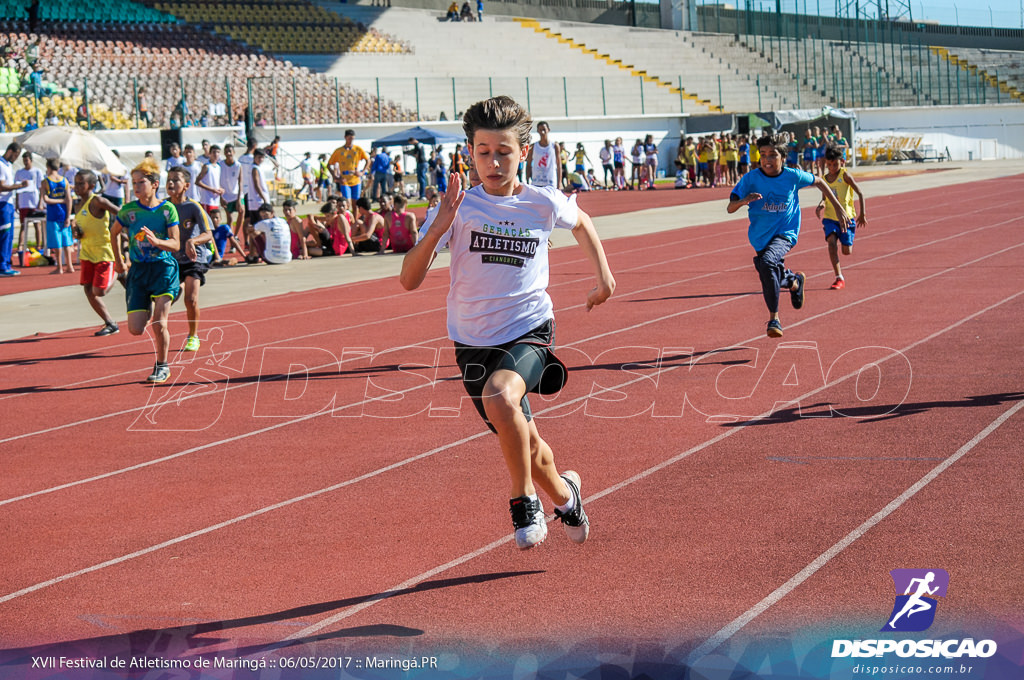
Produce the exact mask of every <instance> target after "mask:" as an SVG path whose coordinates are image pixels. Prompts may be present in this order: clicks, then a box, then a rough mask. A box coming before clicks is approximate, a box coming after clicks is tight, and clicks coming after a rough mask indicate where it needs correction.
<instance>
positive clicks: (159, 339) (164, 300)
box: [151, 295, 172, 364]
mask: <svg viewBox="0 0 1024 680" xmlns="http://www.w3.org/2000/svg"><path fill="white" fill-rule="evenodd" d="M171 301H172V300H171V298H170V297H168V296H167V295H161V296H160V297H158V298H155V299H154V300H153V323H152V324H151V327H152V333H153V344H154V345H155V346H156V360H157V362H158V363H161V364H166V363H167V347H168V346H169V345H170V343H171V332H170V330H169V329H168V328H167V313H168V312H169V311H170V309H171Z"/></svg>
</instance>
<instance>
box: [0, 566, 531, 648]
mask: <svg viewBox="0 0 1024 680" xmlns="http://www.w3.org/2000/svg"><path fill="white" fill-rule="evenodd" d="M543 573H544V572H543V570H532V571H506V572H495V573H490V574H476V575H474V576H463V577H459V578H447V579H437V580H434V581H424V582H422V583H419V584H417V585H415V586H412V587H411V588H402V589H399V590H386V591H383V592H379V593H372V594H370V595H359V596H356V597H350V598H345V599H343V600H333V601H331V602H321V603H319V604H311V605H305V606H302V607H295V608H293V609H285V610H282V611H279V612H274V613H271V614H259V615H255V616H247V617H242V618H237V619H226V620H223V621H209V622H206V623H195V624H189V625H184V626H175V627H171V628H160V629H144V630H135V631H130V632H127V633H118V634H116V635H105V636H100V637H94V638H84V639H81V640H72V641H68V642H58V643H53V644H45V645H37V646H33V647H21V648H14V649H2V650H0V668H4V667H6V666H27V665H30V664H31V663H32V658H33V657H49V656H55V657H60V656H67V657H92V658H100V657H107V658H113V657H120V658H129V657H133V656H146V655H151V656H159V657H161V658H165V659H169V658H177V657H180V656H186V655H188V656H192V654H190V653H191V652H196V651H200V652H201V650H204V649H206V648H209V647H213V646H215V645H224V644H230V642H231V640H230V638H229V637H228V636H226V635H223V636H220V635H216V633H218V632H221V631H229V630H232V629H235V628H247V627H249V626H258V625H268V624H271V625H272V624H282V625H284V626H288V627H289V628H292V629H294V628H295V627H296V626H297V625H298V626H305V625H310V624H311V623H312V622H311V621H303V619H309V618H312V617H321V616H324V615H329V614H331V613H334V612H338V611H339V610H343V609H345V608H347V607H353V606H356V605H365V604H368V603H372V602H378V601H380V600H387V599H390V598H392V597H399V596H402V595H415V594H417V593H425V592H430V591H432V590H439V589H442V588H453V587H458V586H468V585H474V584H482V583H488V582H491V581H499V580H503V579H510V578H518V577H523V576H532V575H534V574H543ZM111 618H112V619H113V620H115V621H116V619H114V617H111ZM278 633H280V630H278ZM423 633H424V631H422V630H420V629H418V628H408V627H405V626H398V625H390V624H375V625H367V626H354V627H352V628H345V629H342V630H335V631H332V632H329V633H324V634H323V635H315V636H310V637H308V638H300V639H297V640H285V641H281V642H273V643H268V644H265V645H253V646H250V647H245V648H238V649H234V650H225V649H218V650H217V651H216V652H210V653H211V654H215V655H218V656H223V655H224V654H225V653H230V654H234V655H236V656H243V655H248V654H264V653H269V652H272V651H274V650H276V649H285V648H288V647H294V646H296V645H302V644H306V643H308V642H315V641H318V640H329V639H334V638H353V637H415V636H418V635H422V634H423ZM272 636H275V633H269V634H267V637H272ZM277 637H278V639H280V638H281V637H284V636H283V635H277Z"/></svg>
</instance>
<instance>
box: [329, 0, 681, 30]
mask: <svg viewBox="0 0 1024 680" xmlns="http://www.w3.org/2000/svg"><path fill="white" fill-rule="evenodd" d="M463 1H464V0H459V3H458V4H459V6H460V7H461V6H462V3H463ZM347 4H350V5H363V6H367V5H372V2H371V0H358V1H357V2H349V3H347ZM390 4H391V5H392V6H394V7H411V8H414V9H429V10H436V11H437V12H438V14H440V15H443V14H444V13H445V11H446V10H447V9H448V6H449V5H450V4H451V0H391V3H390ZM469 4H470V6H471V7H472V8H473V12H474V13H475V12H476V0H471V1H470V3H469ZM631 9H633V10H634V11H636V15H637V16H636V25H637V26H644V27H647V28H661V25H662V18H661V9H660V7H659V6H658V5H657V4H649V3H639V4H636V5H635V6H634V7H632V8H631V7H630V3H629V2H621V1H614V0H578V1H574V0H527V1H525V2H524V1H522V0H485V1H484V14H485V15H500V16H516V17H528V18H531V19H553V20H558V21H585V22H589V23H595V24H616V25H619V26H629V25H631V24H632V22H633V17H632V15H631Z"/></svg>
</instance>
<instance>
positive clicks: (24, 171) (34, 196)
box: [14, 151, 46, 267]
mask: <svg viewBox="0 0 1024 680" xmlns="http://www.w3.org/2000/svg"><path fill="white" fill-rule="evenodd" d="M21 163H22V168H21V169H20V170H18V171H17V172H16V173H14V181H15V183H18V184H20V183H21V182H23V181H27V182H28V184H26V185H25V186H24V187H23V188H21V189H19V190H18V217H19V218H20V221H21V234H20V235H19V237H18V264H19V266H22V267H24V266H25V251H26V249H27V248H28V228H29V225H30V224H31V225H33V226H34V227H35V234H36V241H35V242H36V248H37V249H38V250H39V252H41V253H43V252H46V229H45V228H40V224H41V221H40V220H39V219H38V217H36V218H33V217H32V215H33V214H38V212H39V192H40V188H41V187H42V184H43V177H44V175H43V171H42V170H40V169H39V168H37V167H36V166H35V164H34V163H33V162H32V152H31V151H26V152H25V153H24V154H22V156H21Z"/></svg>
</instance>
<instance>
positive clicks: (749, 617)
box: [686, 401, 1024, 666]
mask: <svg viewBox="0 0 1024 680" xmlns="http://www.w3.org/2000/svg"><path fill="white" fill-rule="evenodd" d="M1022 408H1024V401H1018V402H1017V403H1016V404H1014V405H1013V406H1011V407H1010V408H1009V409H1007V410H1006V411H1004V412H1003V414H1002V415H1000V416H999V417H998V418H996V419H995V420H993V421H992V422H991V423H989V425H988V427H986V428H985V429H984V430H982V431H981V432H979V433H978V434H976V435H974V437H973V438H972V439H971V440H970V441H969V442H967V443H966V444H964V445H963V446H961V447H960V448H959V449H958V450H957V451H956V453H954V454H953V455H951V456H950V457H949V458H947V459H945V460H944V461H942V462H941V463H939V464H938V465H936V466H935V467H934V468H932V469H931V471H929V472H928V474H926V475H925V476H924V477H922V478H921V479H919V480H918V481H917V482H916V483H915V484H914V485H913V486H911V487H910V488H908V489H907V490H906V491H904V492H903V493H901V494H900V495H899V496H897V497H896V498H894V499H893V500H892V501H891V502H890V503H889V504H888V505H886V506H885V507H884V508H882V509H881V510H879V511H878V512H876V513H875V514H874V515H872V516H871V518H870V519H868V520H867V521H866V522H864V523H863V524H861V525H860V526H859V527H857V528H856V529H854V530H853V531H851V532H850V533H848V534H847V535H846V536H844V537H843V538H842V539H841V540H839V541H838V542H836V543H835V545H833V546H832V547H831V548H829V549H828V550H826V551H825V552H823V553H821V554H820V555H818V557H817V558H815V559H814V560H813V561H812V562H811V563H810V564H808V565H807V566H806V567H804V568H803V569H801V570H800V571H799V572H798V573H797V574H796V575H795V576H793V578H791V579H789V580H788V581H786V582H785V583H783V584H782V585H781V586H779V587H778V588H776V589H775V590H773V591H772V592H771V593H770V594H769V595H768V596H767V597H765V598H764V599H763V600H761V601H760V602H758V603H757V604H756V605H754V606H753V607H751V608H750V609H748V610H747V611H745V612H743V614H741V615H740V616H738V617H736V618H735V619H733V621H732V622H730V623H729V624H728V625H727V626H725V627H724V628H722V629H721V630H720V631H718V632H717V633H715V634H714V635H712V636H711V637H710V638H708V639H707V640H706V641H705V642H704V643H702V644H701V645H700V646H699V647H697V649H695V650H693V652H691V653H690V656H689V657H688V658H687V660H686V663H687V665H688V666H692V665H693V664H694V663H696V662H697V661H699V660H700V659H701V658H703V657H705V656H707V655H708V654H710V653H711V652H713V651H714V650H715V649H717V648H718V647H719V646H720V645H721V644H722V643H723V642H725V641H726V640H728V639H729V638H731V637H732V636H733V635H735V634H736V633H738V632H739V631H740V630H741V629H742V628H743V627H744V626H746V625H747V624H748V623H750V622H751V621H753V620H754V619H756V618H757V617H758V616H760V615H761V614H763V613H764V612H766V611H767V610H768V609H769V608H770V607H771V606H772V605H774V604H777V603H778V602H779V600H781V599H782V598H784V597H785V596H786V595H788V594H789V593H791V592H793V590H795V589H796V588H797V587H798V586H799V585H800V584H802V583H803V582H804V581H806V580H807V579H809V578H810V577H811V576H813V575H814V574H815V573H816V572H817V571H818V570H819V569H821V568H822V567H824V566H825V565H826V564H828V563H829V561H831V560H832V558H834V557H835V556H836V555H838V554H839V553H841V552H842V551H843V550H845V549H846V548H848V547H849V546H850V545H851V544H852V543H853V542H854V541H856V540H857V539H858V538H860V537H861V536H863V535H864V534H866V533H867V532H868V531H869V530H871V528H872V527H874V526H875V525H877V524H878V523H879V522H881V521H882V520H884V519H885V518H886V517H888V516H889V515H891V514H892V513H894V512H896V510H898V509H899V508H900V506H901V505H903V504H904V503H906V502H907V501H908V500H910V499H911V498H912V497H913V496H914V495H915V494H916V493H917V492H918V491H920V490H921V489H923V488H924V487H925V486H927V485H928V483H929V482H931V481H932V480H934V479H935V478H936V477H938V476H939V475H940V474H942V473H943V472H945V471H946V470H947V469H948V468H949V467H950V466H951V465H953V464H954V463H956V462H957V461H958V460H960V459H961V458H963V457H964V456H965V455H967V454H968V453H969V452H970V451H971V449H973V448H974V447H975V446H977V445H978V444H980V443H981V442H983V441H984V440H985V439H986V438H987V437H988V436H989V435H990V434H992V433H993V432H995V431H996V430H997V429H998V428H999V426H1000V425H1002V424H1003V423H1005V422H1006V421H1007V420H1009V419H1010V418H1012V417H1013V416H1014V415H1015V414H1016V413H1017V412H1018V411H1020V410H1021V409H1022Z"/></svg>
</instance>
